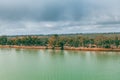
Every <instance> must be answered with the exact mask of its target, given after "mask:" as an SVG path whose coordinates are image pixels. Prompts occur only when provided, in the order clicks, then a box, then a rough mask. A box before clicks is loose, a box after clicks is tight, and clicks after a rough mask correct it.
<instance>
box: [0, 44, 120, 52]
mask: <svg viewBox="0 0 120 80" xmlns="http://www.w3.org/2000/svg"><path fill="white" fill-rule="evenodd" d="M0 48H18V49H52V47H46V46H17V45H0ZM55 49H56V50H60V47H56V48H55ZM64 50H80V51H120V48H115V49H112V48H84V47H64Z"/></svg>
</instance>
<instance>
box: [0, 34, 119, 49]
mask: <svg viewBox="0 0 120 80" xmlns="http://www.w3.org/2000/svg"><path fill="white" fill-rule="evenodd" d="M0 48H28V49H31V48H32V49H61V50H64V49H65V50H89V51H90V50H91V51H120V33H90V34H87V33H86V34H61V35H57V34H55V35H22V36H0Z"/></svg>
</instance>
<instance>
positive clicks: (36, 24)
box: [0, 0, 120, 35]
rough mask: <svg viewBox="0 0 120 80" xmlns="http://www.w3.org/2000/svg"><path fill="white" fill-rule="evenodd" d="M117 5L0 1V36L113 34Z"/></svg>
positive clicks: (119, 18)
mask: <svg viewBox="0 0 120 80" xmlns="http://www.w3.org/2000/svg"><path fill="white" fill-rule="evenodd" d="M119 4H120V1H119V0H99V1H98V0H59V1H58V0H0V34H11V35H13V34H50V33H81V32H105V31H106V32H108V31H111V32H112V31H113V32H116V31H119V30H120V11H119V10H120V6H119ZM116 28H117V30H116ZM3 30H4V31H3Z"/></svg>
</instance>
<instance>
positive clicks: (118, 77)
mask: <svg viewBox="0 0 120 80" xmlns="http://www.w3.org/2000/svg"><path fill="white" fill-rule="evenodd" d="M0 80H120V52H104V51H101V52H99V51H97V52H96V51H67V50H64V51H61V50H38V49H10V48H8V49H7V48H6V49H5V48H4V49H0Z"/></svg>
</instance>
